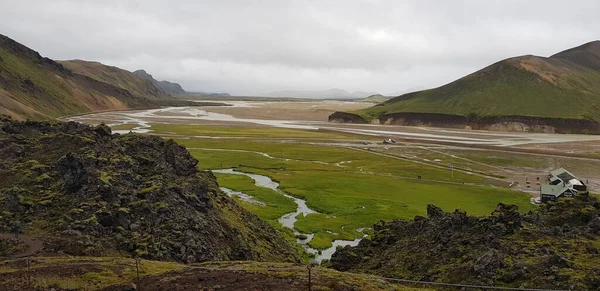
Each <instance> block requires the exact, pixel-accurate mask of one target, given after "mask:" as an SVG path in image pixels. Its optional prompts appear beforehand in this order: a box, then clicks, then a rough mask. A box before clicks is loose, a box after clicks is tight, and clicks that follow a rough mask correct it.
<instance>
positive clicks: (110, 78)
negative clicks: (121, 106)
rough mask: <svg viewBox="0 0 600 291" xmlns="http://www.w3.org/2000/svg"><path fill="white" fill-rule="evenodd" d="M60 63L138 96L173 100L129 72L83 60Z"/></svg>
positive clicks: (76, 71) (147, 81)
mask: <svg viewBox="0 0 600 291" xmlns="http://www.w3.org/2000/svg"><path fill="white" fill-rule="evenodd" d="M58 63H60V64H61V65H63V66H65V68H67V69H69V70H71V71H72V72H74V73H77V74H81V75H84V76H88V77H90V78H92V79H95V80H98V81H100V82H104V83H107V84H111V85H113V86H115V87H118V88H121V89H124V90H127V91H129V92H130V93H131V94H133V95H136V96H140V97H145V98H149V99H161V98H171V96H169V94H168V93H166V92H164V91H162V90H161V89H159V88H158V87H156V86H155V85H154V84H152V82H151V81H149V80H146V79H142V78H139V77H137V76H136V75H135V74H133V73H131V72H129V71H127V70H123V69H120V68H117V67H113V66H107V65H104V64H101V63H98V62H88V61H82V60H70V61H59V62H58Z"/></svg>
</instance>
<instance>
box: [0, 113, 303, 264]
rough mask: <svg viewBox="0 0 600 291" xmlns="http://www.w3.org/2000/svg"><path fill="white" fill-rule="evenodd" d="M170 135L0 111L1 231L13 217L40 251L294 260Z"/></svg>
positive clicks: (182, 259)
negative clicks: (23, 118)
mask: <svg viewBox="0 0 600 291" xmlns="http://www.w3.org/2000/svg"><path fill="white" fill-rule="evenodd" d="M197 163H198V161H197V160H196V159H194V158H192V157H191V156H190V154H189V153H188V151H187V150H186V149H185V148H184V147H182V146H180V145H178V144H177V143H175V142H174V141H173V140H164V139H162V138H159V137H155V136H142V135H136V134H128V135H118V134H115V135H111V131H110V128H109V127H107V126H105V125H100V126H98V127H95V128H94V127H91V126H88V125H84V124H80V123H74V122H69V123H62V122H57V123H48V122H32V121H27V122H15V121H12V120H10V119H6V118H5V119H2V120H0V177H2V179H0V233H7V232H10V230H11V227H12V226H13V225H15V224H16V223H17V222H19V223H20V225H21V227H22V229H23V232H24V233H25V234H27V235H29V236H37V237H40V238H42V239H43V240H44V241H45V243H44V247H43V249H42V253H57V252H60V253H66V254H70V255H86V256H90V255H91V256H104V255H119V254H121V255H127V256H129V255H139V256H141V257H144V258H148V259H157V260H176V261H179V262H186V263H191V262H199V261H207V260H212V261H214V260H217V261H218V260H257V261H297V254H296V251H295V250H294V248H293V247H292V246H290V245H289V243H287V242H286V241H285V240H284V239H282V238H280V237H279V236H278V235H277V233H276V231H275V230H274V229H273V228H272V227H270V226H269V224H267V223H265V222H263V221H262V220H260V219H259V218H258V217H256V216H255V215H253V214H250V213H249V212H247V211H245V210H243V209H242V208H241V207H239V206H237V204H236V203H235V202H234V201H232V200H231V199H229V198H228V197H227V196H226V195H224V194H223V193H221V191H220V190H219V188H218V185H217V183H216V179H215V177H214V175H213V174H212V173H211V172H200V171H198V170H197V168H196V165H197Z"/></svg>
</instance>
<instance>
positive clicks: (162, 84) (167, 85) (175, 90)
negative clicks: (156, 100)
mask: <svg viewBox="0 0 600 291" xmlns="http://www.w3.org/2000/svg"><path fill="white" fill-rule="evenodd" d="M133 74H134V75H136V76H138V77H139V78H142V79H145V80H149V81H150V82H152V84H154V86H156V87H157V88H159V89H160V90H162V91H164V92H167V93H169V94H172V95H182V94H185V90H183V88H181V85H179V84H177V83H172V82H169V81H157V80H155V79H154V78H153V77H152V75H150V74H148V73H147V72H146V71H144V70H137V71H135V72H133Z"/></svg>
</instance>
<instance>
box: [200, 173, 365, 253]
mask: <svg viewBox="0 0 600 291" xmlns="http://www.w3.org/2000/svg"><path fill="white" fill-rule="evenodd" d="M212 171H213V172H215V173H222V174H233V175H244V176H247V177H250V178H251V179H252V180H254V183H255V184H256V186H259V187H264V188H269V189H271V190H273V191H275V192H277V193H280V194H281V195H283V196H285V197H288V198H290V199H292V200H294V202H295V203H296V205H297V208H296V211H295V212H290V213H286V214H284V215H283V216H281V217H280V218H279V219H278V221H279V223H281V224H282V225H283V226H285V227H288V228H291V229H293V230H294V234H296V235H299V234H301V233H300V232H298V231H297V230H296V229H295V228H294V224H296V221H297V219H296V217H297V216H298V215H300V214H302V216H306V215H307V214H309V213H318V212H317V211H315V210H312V209H310V208H309V207H308V206H306V201H304V200H302V199H299V198H296V197H294V196H291V195H289V194H287V193H285V192H283V191H281V189H279V183H277V182H275V181H273V180H271V178H269V177H267V176H263V175H258V174H248V173H244V172H238V171H235V170H234V169H223V170H212ZM221 189H223V191H224V192H225V193H226V194H227V195H230V196H239V197H240V199H242V200H245V201H248V202H251V203H257V202H258V203H261V202H259V201H256V200H254V199H253V198H252V197H251V196H250V195H248V194H245V193H242V192H236V191H232V190H231V189H228V188H224V187H223V188H221ZM363 230H364V229H357V231H358V232H361V233H362V232H363ZM304 235H306V237H307V238H306V239H299V238H297V239H296V242H297V243H298V244H300V245H302V246H303V247H304V249H306V251H307V252H308V253H311V254H314V255H315V261H317V262H318V263H321V261H323V260H328V259H330V258H331V255H333V253H334V252H335V250H336V249H337V247H338V246H356V245H358V243H359V242H360V241H361V240H362V238H357V239H355V240H335V241H333V243H332V244H333V245H332V246H331V247H329V248H327V249H324V250H320V251H319V250H317V249H313V248H311V247H310V246H309V245H308V243H309V242H310V241H311V240H312V239H313V237H314V236H315V234H314V233H310V234H306V233H305V234H304ZM365 236H367V235H366V234H365V235H364V236H363V238H364V237H365Z"/></svg>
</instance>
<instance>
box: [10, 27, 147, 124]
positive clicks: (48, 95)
mask: <svg viewBox="0 0 600 291" xmlns="http://www.w3.org/2000/svg"><path fill="white" fill-rule="evenodd" d="M151 105H152V102H151V101H149V98H148V97H147V96H138V95H136V94H135V93H132V92H130V91H128V90H126V89H123V88H119V87H116V86H114V85H111V84H108V83H105V82H102V81H99V80H97V79H94V78H90V77H89V76H85V75H81V74H77V73H75V72H73V71H71V70H69V69H67V68H65V67H64V66H63V65H61V64H59V63H57V62H55V61H53V60H51V59H49V58H44V57H42V56H40V54H39V53H37V52H36V51H33V50H31V49H29V48H28V47H26V46H24V45H22V44H20V43H18V42H16V41H14V40H12V39H10V38H8V37H6V36H4V35H0V114H6V115H9V116H12V117H14V118H16V119H25V118H32V119H48V118H54V117H58V116H62V115H69V114H76V113H83V112H90V111H99V110H109V109H111V110H112V109H124V108H130V107H137V106H151Z"/></svg>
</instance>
